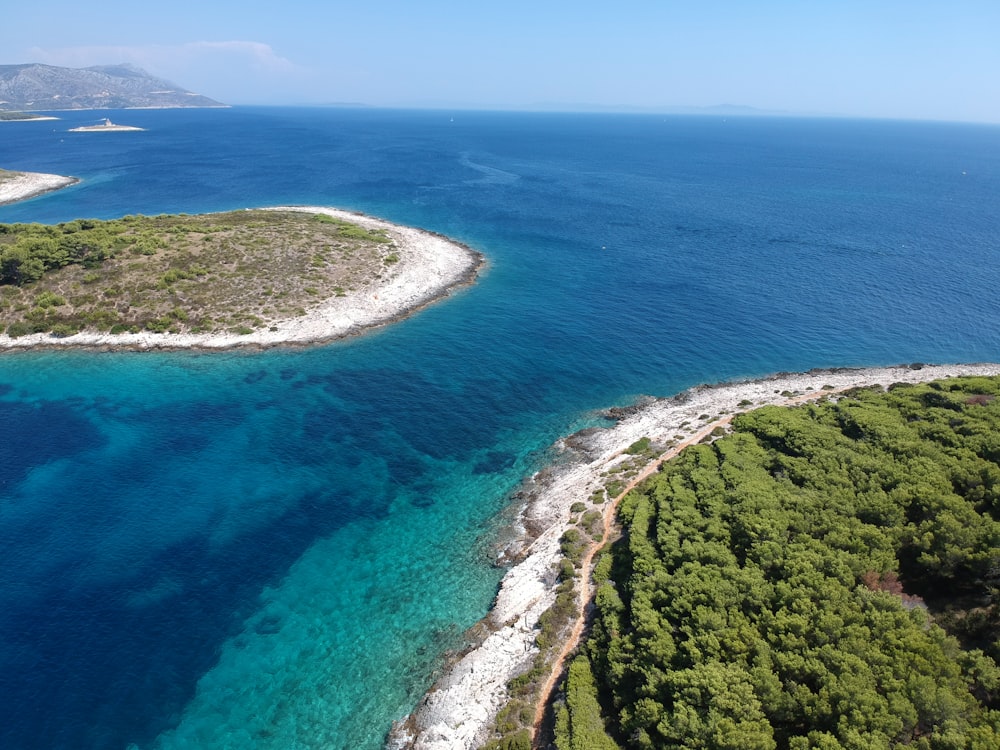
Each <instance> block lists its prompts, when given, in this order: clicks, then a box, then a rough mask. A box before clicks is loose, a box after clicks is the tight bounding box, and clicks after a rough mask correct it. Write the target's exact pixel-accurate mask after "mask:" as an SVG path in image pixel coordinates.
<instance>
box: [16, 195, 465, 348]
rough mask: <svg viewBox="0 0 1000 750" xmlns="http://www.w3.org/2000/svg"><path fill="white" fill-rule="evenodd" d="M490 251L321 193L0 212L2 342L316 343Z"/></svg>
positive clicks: (390, 316)
mask: <svg viewBox="0 0 1000 750" xmlns="http://www.w3.org/2000/svg"><path fill="white" fill-rule="evenodd" d="M482 264H483V257H482V255H481V254H480V253H477V252H475V251H473V250H471V249H470V248H468V247H466V246H464V245H461V244H459V243H457V242H453V241H451V240H449V239H447V238H445V237H442V236H440V235H437V234H434V233H432V232H427V231H423V230H420V229H414V228H411V227H404V226H400V225H396V224H392V223H390V222H387V221H383V220H381V219H376V218H372V217H370V216H364V215H361V214H354V213H350V212H347V211H341V210H337V209H332V208H322V207H301V206H297V207H296V206H290V207H277V208H269V209H255V210H251V209H246V210H242V211H231V212H228V213H220V214H204V215H198V216H189V215H178V216H156V217H146V216H126V217H124V218H122V219H118V220H114V221H95V220H77V221H73V222H67V223H64V224H59V225H55V226H44V225H40V224H15V225H0V331H2V334H0V349H26V348H38V347H63V348H66V347H87V348H100V349H134V350H145V349H188V348H199V349H224V348H231V347H245V346H254V347H270V346H277V345H283V344H311V343H319V342H325V341H330V340H333V339H337V338H343V337H346V336H352V335H356V334H358V333H361V332H363V331H365V330H368V329H370V328H372V327H376V326H380V325H384V324H386V323H390V322H392V321H395V320H398V319H400V318H402V317H405V316H407V315H409V314H410V313H412V312H414V311H416V310H418V309H420V308H421V307H423V306H425V305H427V304H429V303H430V302H433V301H435V300H437V299H440V298H442V297H444V296H446V295H448V294H449V292H450V291H451V290H452V289H453V288H454V287H456V286H459V285H462V284H466V283H470V282H471V281H472V280H473V279H474V278H475V277H476V274H477V273H478V271H479V269H480V267H481V266H482Z"/></svg>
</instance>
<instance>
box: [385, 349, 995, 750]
mask: <svg viewBox="0 0 1000 750" xmlns="http://www.w3.org/2000/svg"><path fill="white" fill-rule="evenodd" d="M916 367H917V366H913V367H910V366H905V365H902V366H898V367H877V368H867V369H836V370H813V371H810V372H807V373H794V374H789V373H782V374H779V375H774V376H771V377H767V378H762V379H759V380H753V381H747V382H740V383H722V384H719V385H714V386H704V385H702V386H697V387H695V388H692V389H690V390H687V391H684V392H683V393H681V394H678V395H677V396H674V397H672V398H666V399H655V400H650V401H649V402H648V403H644V404H643V405H642V406H641V407H639V408H637V409H636V410H634V412H633V413H631V414H629V415H628V416H627V417H625V418H624V419H622V420H621V421H620V422H619V423H618V424H617V425H616V426H614V427H611V428H607V429H597V430H585V431H584V432H583V433H580V434H578V435H575V436H571V437H570V438H564V439H562V440H560V441H559V442H558V443H557V444H556V451H557V461H556V463H555V465H554V466H553V467H552V468H550V469H547V470H545V471H543V472H540V473H539V474H537V475H535V477H532V479H531V481H530V482H529V483H528V485H527V486H526V490H525V494H526V495H528V496H529V500H528V502H527V504H526V505H525V507H524V508H523V509H522V510H521V514H520V518H519V521H520V524H521V527H522V529H532V530H533V531H534V532H535V533H533V534H531V535H530V536H529V535H528V534H527V533H525V534H524V535H523V538H524V541H523V543H522V545H521V548H516V545H515V548H511V549H508V550H506V551H505V554H508V555H512V556H515V557H518V558H519V559H520V558H522V557H523V559H522V561H521V562H519V563H518V564H517V565H516V566H514V567H513V568H511V569H510V570H509V571H508V573H507V574H506V576H504V579H503V581H502V582H501V585H500V591H499V593H498V594H497V597H496V601H495V602H494V605H493V609H492V610H491V611H490V613H489V614H488V615H487V617H486V618H485V620H484V621H483V622H482V623H481V626H483V627H481V630H482V632H484V633H488V635H486V636H485V638H484V639H483V640H482V643H481V644H480V645H479V646H478V647H477V648H475V649H474V650H472V651H470V652H469V653H468V654H466V655H465V656H463V657H462V658H461V659H458V660H457V661H455V662H454V663H452V664H451V665H450V666H449V667H448V668H447V669H446V670H445V673H444V675H443V676H442V677H441V678H440V679H439V680H438V681H437V682H436V683H435V685H434V687H433V688H432V689H431V691H430V692H429V693H427V695H426V696H425V698H424V700H423V701H422V702H421V704H420V705H419V706H418V708H417V710H416V711H414V713H413V714H411V715H410V716H409V717H406V719H405V720H403V721H399V722H397V723H396V724H395V725H394V727H393V730H392V732H391V733H390V735H389V738H388V740H387V743H386V746H387V747H388V748H392V749H393V750H396V749H402V748H415V749H417V750H458V749H459V748H467V749H469V750H471V749H472V748H477V747H479V746H480V745H481V744H483V743H484V742H486V741H487V740H488V739H489V737H490V734H491V731H492V728H493V722H494V720H495V718H496V715H497V712H498V711H499V710H500V708H501V707H502V706H503V705H504V703H505V702H506V698H507V693H506V686H507V683H508V682H509V681H510V680H511V678H513V677H515V676H517V675H518V674H521V673H522V672H524V671H526V670H527V669H528V668H529V667H530V665H531V664H532V662H533V660H534V657H535V655H536V653H537V648H536V647H535V645H534V641H535V634H536V633H535V625H536V623H537V622H538V618H539V616H540V615H541V614H542V613H543V612H544V611H545V610H546V609H548V608H549V607H550V606H551V605H552V604H553V602H554V601H555V591H556V587H557V585H558V580H557V572H556V571H557V565H558V562H559V560H560V558H561V553H560V549H559V538H560V537H561V536H562V535H563V533H564V532H565V530H566V529H567V528H569V526H570V523H569V517H570V511H569V509H570V506H571V505H572V504H573V503H574V502H577V501H585V500H586V499H587V498H589V497H590V495H591V493H592V492H594V491H595V490H597V489H600V488H601V487H603V484H604V481H606V477H602V476H601V474H602V473H603V472H606V471H607V470H608V469H609V468H612V467H614V466H615V465H617V464H618V463H620V462H622V461H624V460H626V459H628V458H630V456H628V455H625V454H623V451H624V450H625V449H626V448H628V447H629V446H630V445H632V444H633V443H634V442H635V441H636V440H639V439H640V438H642V437H649V438H650V439H651V440H652V441H653V442H654V443H659V444H666V443H668V442H670V441H672V440H675V439H676V437H677V436H683V437H684V438H689V437H691V436H693V435H694V434H695V433H700V432H702V431H705V430H706V429H707V428H710V427H711V426H712V424H713V422H714V421H715V420H716V419H718V418H719V417H720V416H722V415H723V413H725V414H727V415H728V414H733V413H737V412H741V411H747V410H749V409H754V408H756V407H758V406H763V405H765V404H778V405H780V404H783V403H788V402H789V398H788V397H786V396H782V395H781V393H783V392H786V393H787V392H791V393H793V394H798V399H797V402H800V400H799V399H801V396H802V395H803V394H809V393H814V394H815V396H816V398H820V397H822V396H823V395H826V394H827V393H828V392H829V391H830V390H831V389H834V390H843V389H846V388H852V387H857V386H869V385H881V386H883V387H887V386H889V385H891V384H892V383H902V382H905V383H918V382H925V381H929V380H938V379H941V378H947V377H958V376H962V375H1000V364H974V365H923V366H921V367H920V368H919V369H915V368H916ZM824 387H826V388H824ZM746 402H750V403H751V405H750V406H747V405H746ZM741 403H743V404H744V405H743V406H740V404H741ZM704 414H708V415H710V417H711V418H710V419H707V420H705V419H701V416H702V415H704Z"/></svg>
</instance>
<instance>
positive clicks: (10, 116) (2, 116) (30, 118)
mask: <svg viewBox="0 0 1000 750" xmlns="http://www.w3.org/2000/svg"><path fill="white" fill-rule="evenodd" d="M58 119H59V118H58V117H52V116H51V115H36V114H33V113H31V112H0V122H34V121H36V120H58Z"/></svg>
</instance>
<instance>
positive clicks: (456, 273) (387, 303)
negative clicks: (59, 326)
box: [0, 206, 485, 351]
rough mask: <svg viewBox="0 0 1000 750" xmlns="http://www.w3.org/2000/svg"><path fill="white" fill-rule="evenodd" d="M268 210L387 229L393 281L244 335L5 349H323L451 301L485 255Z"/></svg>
mask: <svg viewBox="0 0 1000 750" xmlns="http://www.w3.org/2000/svg"><path fill="white" fill-rule="evenodd" d="M263 210H268V211H301V212H304V213H319V214H326V215H328V216H332V217H334V218H337V219H342V220H344V221H349V222H351V223H353V224H357V225H359V226H361V227H364V228H366V229H382V230H384V231H385V232H386V233H388V235H389V236H390V237H392V239H393V240H394V241H395V242H396V245H397V248H398V249H399V251H400V252H399V255H400V259H399V262H398V263H395V264H393V266H392V268H391V270H390V271H389V273H388V278H383V279H380V280H378V281H375V282H373V283H371V284H369V285H368V286H366V287H365V288H364V289H360V290H358V291H356V292H352V293H350V294H348V295H347V296H344V297H330V298H328V299H327V300H325V301H324V302H323V303H321V304H320V305H319V306H318V307H317V308H315V309H313V310H311V311H309V312H307V313H306V314H305V315H301V316H299V317H296V318H288V319H285V320H282V321H279V322H277V323H276V324H275V325H273V326H271V327H270V329H265V330H255V331H253V332H252V333H249V334H245V335H241V334H235V333H206V334H186V333H179V334H172V333H152V332H148V331H145V332H141V333H119V334H111V333H102V332H96V331H81V332H80V333H76V334H73V335H72V336H66V337H63V338H56V337H53V336H52V335H50V334H48V333H36V334H31V335H27V336H20V337H18V338H11V337H10V336H7V335H6V334H0V350H7V351H11V350H26V349H42V348H44V349H99V350H134V351H147V350H177V349H201V350H222V349H235V348H259V349H265V348H271V347H275V346H295V345H299V346H304V345H312V344H322V343H326V342H329V341H334V340H336V339H342V338H347V337H350V336H356V335H359V334H361V333H364V332H366V331H368V330H370V329H372V328H377V327H380V326H383V325H387V324H389V323H393V322H396V321H398V320H402V319H404V318H406V317H408V316H410V315H412V314H413V313H415V312H416V311H418V310H420V309H421V308H423V307H426V306H427V305H429V304H431V303H432V302H436V301H437V300H439V299H442V298H443V297H446V296H448V295H449V294H450V293H451V291H452V290H453V289H455V288H457V287H460V286H464V285H466V284H470V283H472V282H473V281H474V280H475V278H476V277H477V276H478V274H479V271H480V270H481V269H482V267H483V265H484V264H485V259H484V256H483V255H482V253H479V252H477V251H475V250H473V249H471V248H469V247H468V246H466V245H463V244H461V243H459V242H456V241H454V240H451V239H449V238H447V237H444V236H442V235H439V234H436V233H434V232H429V231H426V230H423V229H416V228H413V227H407V226H402V225H399V224H393V223H391V222H388V221H385V220H383V219H377V218H375V217H372V216H366V215H364V214H359V213H352V212H350V211H344V210H341V209H336V208H326V207H322V206H273V207H269V208H266V209H263Z"/></svg>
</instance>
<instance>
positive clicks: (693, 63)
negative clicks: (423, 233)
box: [0, 0, 1000, 123]
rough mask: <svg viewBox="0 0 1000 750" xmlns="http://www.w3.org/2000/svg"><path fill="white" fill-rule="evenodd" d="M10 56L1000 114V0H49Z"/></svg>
mask: <svg viewBox="0 0 1000 750" xmlns="http://www.w3.org/2000/svg"><path fill="white" fill-rule="evenodd" d="M10 6H12V7H8V8H5V10H4V12H3V22H2V24H0V63H2V64H14V63H27V62H40V63H47V64H51V65H64V66H69V67H85V66H88V65H102V64H116V63H121V62H129V63H133V64H135V65H138V66H140V67H142V68H144V69H146V70H147V71H149V72H150V73H152V74H154V75H156V76H159V77H161V78H166V79H168V80H170V81H173V82H174V83H176V84H177V85H179V86H181V87H183V88H186V89H189V90H191V91H195V92H197V93H200V94H204V95H206V96H209V97H212V98H214V99H217V100H219V101H222V102H225V103H227V104H264V105H283V104H334V103H362V104H367V105H371V106H383V107H424V108H454V109H463V108H472V109H570V110H573V109H603V108H625V109H632V108H634V109H650V110H663V111H666V110H667V109H668V108H671V107H714V106H718V105H723V104H729V105H739V106H747V107H754V108H757V109H761V110H766V111H773V112H784V113H789V114H802V115H839V116H850V117H877V118H898V119H932V120H959V121H972V122H992V123H1000V2H998V0H951V1H950V2H941V0H905V1H904V0H836V1H834V0H827V2H815V1H814V0H756V1H755V2H753V1H751V0H744V1H742V2H737V1H736V0H618V2H617V3H612V2H610V1H609V0H601V1H600V2H595V1H593V0H576V1H575V2H565V1H564V0H531V1H530V2H527V1H525V0H505V2H503V3H499V2H483V3H476V2H473V1H471V0H462V1H461V2H459V1H458V0H420V1H413V2H403V1H402V0H361V1H359V0H354V1H353V2H350V3H347V2H343V1H342V0H284V2H274V1H273V0H272V2H268V3H262V2H256V1H255V0H240V1H239V2H235V1H233V0H198V1H197V2H195V1H194V0H171V2H169V3H164V2H137V1H136V0H129V1H128V2H123V1H122V0H98V1H97V2H80V0H45V1H44V2H39V3H26V2H16V3H10Z"/></svg>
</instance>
